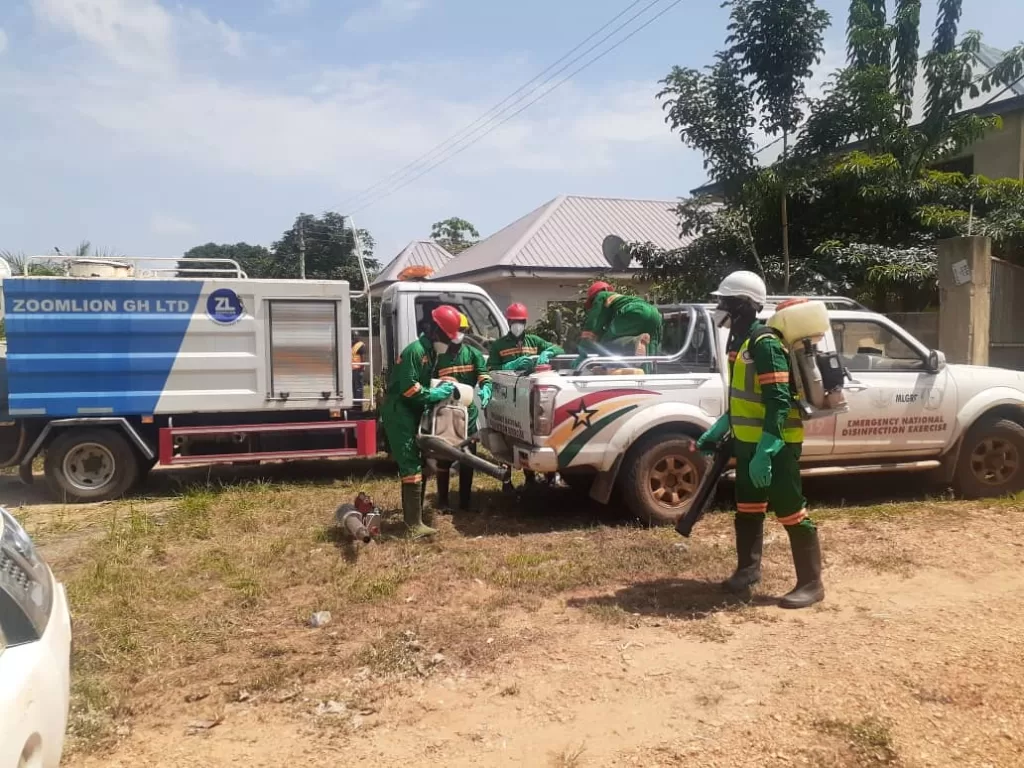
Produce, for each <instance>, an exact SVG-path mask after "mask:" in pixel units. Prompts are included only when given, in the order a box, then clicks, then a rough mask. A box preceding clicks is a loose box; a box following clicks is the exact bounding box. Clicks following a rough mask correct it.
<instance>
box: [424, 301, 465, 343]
mask: <svg viewBox="0 0 1024 768" xmlns="http://www.w3.org/2000/svg"><path fill="white" fill-rule="evenodd" d="M430 317H431V318H433V320H434V324H435V325H437V327H438V328H440V329H441V333H443V334H444V335H445V336H447V337H448V340H449V341H458V340H459V337H460V336H462V333H461V331H459V325H460V324H461V322H462V320H461V318H460V316H459V310H457V309H456V308H455V307H452V306H449V305H448V304H442V305H441V306H440V307H438V308H437V309H435V310H434V311H433V312H431V313H430Z"/></svg>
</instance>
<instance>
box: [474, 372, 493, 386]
mask: <svg viewBox="0 0 1024 768" xmlns="http://www.w3.org/2000/svg"><path fill="white" fill-rule="evenodd" d="M490 380H491V377H490V376H488V375H487V374H486V373H481V374H480V375H479V376H477V377H476V383H477V384H483V383H484V382H485V381H490Z"/></svg>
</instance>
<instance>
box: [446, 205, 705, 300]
mask: <svg viewBox="0 0 1024 768" xmlns="http://www.w3.org/2000/svg"><path fill="white" fill-rule="evenodd" d="M675 205H676V202H675V201H672V200H628V199H620V198H608V197H583V196H578V195H563V196H561V197H556V198H555V199H554V200H551V201H550V202H548V203H545V204H544V205H542V206H541V207H540V208H537V209H536V210H534V211H531V212H530V213H528V214H526V215H525V216H523V217H522V218H520V219H517V220H516V221H514V222H512V223H511V224H509V225H508V226H507V227H505V228H504V229H501V230H499V231H498V232H495V233H494V234H493V235H491V236H490V237H488V238H486V239H484V240H481V241H480V242H479V243H477V244H476V245H474V246H473V247H471V248H468V249H466V250H465V251H463V252H462V253H460V254H459V255H458V256H455V257H454V258H452V259H451V260H450V261H448V262H447V263H446V264H445V266H444V267H443V268H442V269H441V270H440V271H438V272H437V273H436V274H435V275H434V278H435V279H437V280H447V281H462V282H471V283H475V284H477V285H480V286H482V287H483V288H485V289H486V290H487V292H488V293H490V294H491V296H492V297H493V298H494V300H495V301H496V302H498V304H499V306H501V307H502V309H504V307H505V306H507V305H508V304H511V303H512V302H514V301H518V302H522V303H523V304H526V306H527V309H528V310H529V312H530V317H531V319H537V318H540V317H541V316H543V314H544V313H545V312H546V310H547V306H548V304H549V303H551V302H560V301H571V300H573V299H575V298H576V297H577V296H578V294H579V291H580V288H581V286H582V285H584V284H585V283H586V282H588V281H589V280H592V279H593V278H594V277H596V276H597V275H599V274H606V275H609V276H610V277H611V278H613V279H616V278H617V279H631V278H632V277H633V276H634V274H635V272H636V270H637V268H638V266H639V265H637V264H633V265H632V266H631V268H630V269H629V270H628V271H624V272H619V273H614V272H612V271H611V269H610V268H609V266H608V262H607V261H605V258H604V255H603V253H602V250H601V244H602V243H603V242H604V239H605V237H607V236H608V235H618V236H619V237H621V238H623V239H624V240H625V241H626V242H634V241H640V242H646V241H650V242H652V243H654V244H655V245H657V246H659V247H660V248H665V249H671V248H680V247H682V246H683V245H685V244H686V243H688V242H689V240H690V238H680V236H679V223H678V219H677V218H676V215H675V213H674V212H673V208H674V207H675Z"/></svg>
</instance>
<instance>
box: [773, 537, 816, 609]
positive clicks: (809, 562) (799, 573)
mask: <svg viewBox="0 0 1024 768" xmlns="http://www.w3.org/2000/svg"><path fill="white" fill-rule="evenodd" d="M786 533H788V534H789V546H790V547H791V548H792V550H793V565H794V566H796V587H794V588H793V591H791V592H790V593H789V594H787V595H785V596H784V597H783V598H782V600H780V601H779V605H780V606H781V607H782V608H807V607H809V606H812V605H814V604H815V603H820V602H821V601H822V600H824V599H825V587H824V586H823V585H822V583H821V545H820V544H819V543H818V529H817V528H805V527H801V526H798V525H791V526H787V527H786Z"/></svg>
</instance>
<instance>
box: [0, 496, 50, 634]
mask: <svg viewBox="0 0 1024 768" xmlns="http://www.w3.org/2000/svg"><path fill="white" fill-rule="evenodd" d="M52 606H53V577H52V576H51V574H50V569H49V568H48V567H47V565H46V563H45V562H43V559H42V558H41V557H40V556H39V554H38V553H37V552H36V548H35V546H34V545H33V544H32V539H30V538H29V536H28V534H27V533H25V529H24V528H22V527H21V524H20V523H18V521H17V520H15V519H14V516H13V515H11V513H10V512H8V511H7V510H6V509H4V508H3V507H0V627H2V634H3V635H4V636H5V637H6V639H7V644H8V645H12V646H13V645H19V644H21V643H30V642H33V641H34V640H38V639H39V638H40V637H42V635H43V632H44V631H45V630H46V625H47V623H49V621H50V610H51V608H52Z"/></svg>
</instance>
